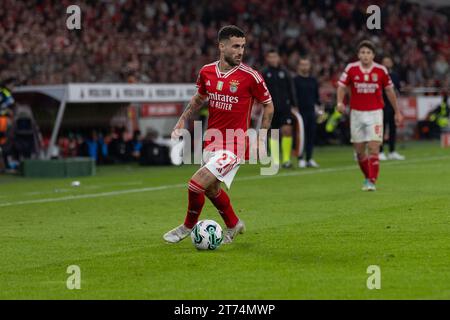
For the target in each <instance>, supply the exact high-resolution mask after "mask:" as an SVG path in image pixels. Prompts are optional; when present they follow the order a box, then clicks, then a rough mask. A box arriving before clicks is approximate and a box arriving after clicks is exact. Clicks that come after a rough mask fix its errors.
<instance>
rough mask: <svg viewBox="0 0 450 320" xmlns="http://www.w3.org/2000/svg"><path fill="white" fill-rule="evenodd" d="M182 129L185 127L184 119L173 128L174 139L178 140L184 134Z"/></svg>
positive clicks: (172, 136)
mask: <svg viewBox="0 0 450 320" xmlns="http://www.w3.org/2000/svg"><path fill="white" fill-rule="evenodd" d="M182 129H184V121H181V122H177V124H176V125H175V127H174V128H173V130H172V134H171V138H172V140H178V139H179V138H180V137H181V136H182V131H183V130H182Z"/></svg>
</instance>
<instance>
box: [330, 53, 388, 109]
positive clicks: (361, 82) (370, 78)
mask: <svg viewBox="0 0 450 320" xmlns="http://www.w3.org/2000/svg"><path fill="white" fill-rule="evenodd" d="M338 85H339V86H344V87H347V86H350V108H351V109H355V110H360V111H371V110H378V109H383V107H384V102H383V88H388V87H391V86H393V84H392V80H391V77H390V76H389V73H388V71H387V69H386V68H385V67H384V66H382V65H381V64H378V63H375V62H373V63H372V66H371V67H370V68H369V69H364V68H363V67H362V65H361V62H360V61H357V62H353V63H349V64H348V65H347V67H346V68H345V71H344V72H343V73H342V75H341V77H340V78H339V81H338Z"/></svg>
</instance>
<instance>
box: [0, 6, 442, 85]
mask: <svg viewBox="0 0 450 320" xmlns="http://www.w3.org/2000/svg"><path fill="white" fill-rule="evenodd" d="M77 3H78V4H79V5H80V6H81V12H82V16H81V20H82V29H81V30H79V31H76V30H75V31H70V30H68V29H67V28H66V19H67V17H68V14H66V8H67V7H68V6H69V5H71V3H70V1H67V0H63V1H56V0H27V1H15V0H2V4H3V7H4V8H8V9H7V10H1V11H0V35H1V36H0V79H5V78H15V79H17V80H18V82H19V83H20V84H57V83H65V82H100V81H103V82H144V83H149V82H150V83H154V82H166V83H175V82H177V83H180V82H193V81H194V80H195V77H196V73H197V71H198V68H199V67H200V66H202V65H203V64H205V63H207V62H210V61H214V60H215V59H216V35H217V30H218V28H219V27H220V26H222V25H224V24H230V23H232V24H236V25H239V26H241V27H242V28H243V29H244V30H246V32H247V33H248V35H247V38H248V47H247V52H246V58H245V59H246V62H247V63H248V64H250V65H252V66H254V67H256V68H261V67H262V65H263V63H264V53H265V51H266V50H268V49H269V48H273V47H275V48H277V49H278V50H279V51H280V53H281V55H282V58H283V60H284V63H285V65H287V66H288V67H289V68H290V69H291V70H292V71H295V66H296V62H297V60H298V57H299V56H300V55H303V54H308V55H310V57H311V59H312V62H313V66H314V70H313V73H314V74H315V75H316V76H317V77H318V79H319V81H320V83H321V85H322V87H323V88H326V87H330V89H331V87H333V86H334V85H335V82H336V80H337V76H338V75H339V73H340V72H341V71H342V69H343V68H344V67H345V64H346V63H348V62H349V61H350V60H352V59H353V58H355V52H354V48H355V45H356V44H357V43H358V41H359V40H361V39H363V38H370V39H371V40H372V41H374V42H375V43H376V44H377V45H378V48H379V52H378V53H379V54H380V55H382V54H389V55H391V56H392V57H393V59H394V63H395V65H396V66H397V71H398V73H399V75H400V79H401V81H402V82H403V84H404V85H406V86H404V88H408V86H439V87H448V86H449V83H450V66H449V61H450V39H449V37H450V36H449V33H448V30H449V29H450V23H449V20H448V17H446V16H445V15H444V14H441V13H438V12H437V11H435V10H430V9H428V8H425V7H423V6H420V5H417V4H411V3H409V2H407V1H404V0H394V1H374V0H371V1H364V0H363V1H356V0H342V1H331V0H318V1H310V0H264V1H262V0H249V1H229V0H224V1H207V0H199V1H189V0H156V1H139V0H119V1H112V0H99V1H89V0H82V1H78V2H77ZM370 4H378V5H380V7H381V8H382V29H381V30H374V31H370V32H369V31H368V30H367V28H366V26H365V24H366V19H367V17H368V16H367V15H366V8H367V7H368V5H370Z"/></svg>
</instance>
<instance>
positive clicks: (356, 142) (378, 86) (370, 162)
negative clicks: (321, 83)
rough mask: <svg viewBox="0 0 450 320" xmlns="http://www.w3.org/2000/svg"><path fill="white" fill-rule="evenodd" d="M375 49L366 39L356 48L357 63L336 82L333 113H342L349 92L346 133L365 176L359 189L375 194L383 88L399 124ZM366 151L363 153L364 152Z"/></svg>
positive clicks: (389, 85)
mask: <svg viewBox="0 0 450 320" xmlns="http://www.w3.org/2000/svg"><path fill="white" fill-rule="evenodd" d="M374 57H375V46H374V45H373V43H372V42H370V41H368V40H364V41H362V42H361V43H360V44H359V45H358V58H359V61H357V62H353V63H350V64H348V65H347V67H346V68H345V71H344V72H343V73H342V75H341V77H340V78H339V81H338V89H337V110H338V111H339V112H341V113H343V112H344V111H345V105H344V96H345V94H346V88H347V87H349V89H350V131H351V142H352V143H353V146H354V148H355V151H356V154H357V158H358V162H359V166H360V168H361V171H362V172H363V174H364V176H365V178H366V179H365V181H364V185H363V188H362V189H363V190H365V191H375V190H376V187H375V182H376V181H377V178H378V173H379V170H380V164H379V158H378V153H379V150H380V145H381V143H382V142H383V107H384V102H383V89H384V90H385V92H386V96H387V97H388V99H389V101H390V102H391V104H392V107H393V108H394V112H395V121H396V124H397V125H399V124H400V122H401V121H402V115H401V113H400V111H399V108H398V105H397V98H396V95H395V91H394V86H393V84H392V81H391V78H390V77H389V73H388V71H387V69H386V68H385V67H384V66H382V65H380V64H378V63H375V62H374ZM366 149H367V151H368V152H367V151H366Z"/></svg>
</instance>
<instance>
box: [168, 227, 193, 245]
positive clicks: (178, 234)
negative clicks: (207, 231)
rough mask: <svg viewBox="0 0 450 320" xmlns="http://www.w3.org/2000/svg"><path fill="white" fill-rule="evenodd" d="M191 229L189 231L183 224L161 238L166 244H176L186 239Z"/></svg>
mask: <svg viewBox="0 0 450 320" xmlns="http://www.w3.org/2000/svg"><path fill="white" fill-rule="evenodd" d="M191 230H192V229H189V228H188V227H186V226H185V225H184V224H182V225H180V226H178V227H176V228H175V229H172V230H170V231H169V232H167V233H166V234H165V235H164V236H163V238H164V240H166V241H167V242H170V243H177V242H180V241H181V240H183V239H184V238H186V237H187V236H188V235H189V234H190V233H191Z"/></svg>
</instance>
